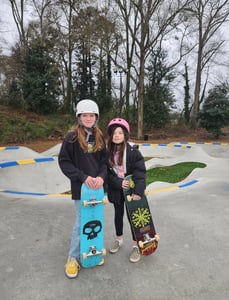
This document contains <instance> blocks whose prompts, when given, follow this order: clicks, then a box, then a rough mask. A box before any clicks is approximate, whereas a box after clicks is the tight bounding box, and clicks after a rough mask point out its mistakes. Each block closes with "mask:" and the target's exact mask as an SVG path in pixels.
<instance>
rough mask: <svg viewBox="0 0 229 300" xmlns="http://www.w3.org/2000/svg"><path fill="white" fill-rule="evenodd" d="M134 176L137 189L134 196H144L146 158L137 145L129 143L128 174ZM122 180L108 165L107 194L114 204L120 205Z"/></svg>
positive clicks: (135, 188)
mask: <svg viewBox="0 0 229 300" xmlns="http://www.w3.org/2000/svg"><path fill="white" fill-rule="evenodd" d="M130 174H132V175H133V180H134V183H135V187H134V190H133V193H134V194H137V195H139V196H142V195H143V194H144V191H145V188H146V180H145V177H146V167H145V162H144V158H143V156H142V154H141V152H140V151H139V150H138V147H137V146H136V145H134V146H131V145H130V144H129V143H127V148H126V174H125V176H127V175H130ZM122 181H123V179H122V178H119V177H118V176H117V174H116V173H115V171H114V170H113V168H112V167H111V166H110V165H109V164H108V171H107V194H108V199H109V201H110V202H112V203H117V204H119V203H120V200H121V197H122V194H123V193H122Z"/></svg>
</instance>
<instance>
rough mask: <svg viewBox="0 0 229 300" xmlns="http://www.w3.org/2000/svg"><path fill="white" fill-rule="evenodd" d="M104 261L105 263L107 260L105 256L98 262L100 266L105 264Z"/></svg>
mask: <svg viewBox="0 0 229 300" xmlns="http://www.w3.org/2000/svg"><path fill="white" fill-rule="evenodd" d="M104 263H105V260H104V258H102V259H101V260H100V262H99V263H98V266H102V265H104Z"/></svg>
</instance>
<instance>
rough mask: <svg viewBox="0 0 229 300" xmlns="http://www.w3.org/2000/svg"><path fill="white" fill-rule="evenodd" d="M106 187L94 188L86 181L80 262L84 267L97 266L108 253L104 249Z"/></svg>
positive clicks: (83, 186)
mask: <svg viewBox="0 0 229 300" xmlns="http://www.w3.org/2000/svg"><path fill="white" fill-rule="evenodd" d="M106 202H107V200H106V197H105V194H104V189H103V188H102V187H101V188H100V189H97V190H93V189H90V188H89V187H88V186H87V185H86V184H85V183H83V185H82V187H81V200H80V211H81V217H80V262H81V265H82V266H83V267H84V268H90V267H94V266H97V265H98V264H99V262H100V261H101V260H102V257H103V256H104V255H106V249H104V204H105V203H106Z"/></svg>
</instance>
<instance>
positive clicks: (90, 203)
mask: <svg viewBox="0 0 229 300" xmlns="http://www.w3.org/2000/svg"><path fill="white" fill-rule="evenodd" d="M99 203H103V204H107V197H104V198H103V199H102V200H96V198H90V201H83V206H84V207H85V206H88V205H96V204H99Z"/></svg>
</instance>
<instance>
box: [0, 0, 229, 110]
mask: <svg viewBox="0 0 229 300" xmlns="http://www.w3.org/2000/svg"><path fill="white" fill-rule="evenodd" d="M0 2H1V5H0V46H1V48H2V51H3V53H4V54H9V53H10V47H11V46H12V45H14V44H15V41H17V39H18V32H17V29H16V25H15V23H14V20H13V17H12V13H11V5H10V3H9V0H0ZM27 19H28V18H27ZM224 27H225V30H224V32H225V36H226V39H227V44H229V42H228V29H229V23H227V24H225V26H224ZM227 48H228V47H226V46H225V48H224V49H227ZM228 56H229V55H228V54H227V53H226V55H224V56H223V57H224V58H227V57H228ZM226 61H227V64H228V59H227V60H226ZM193 63H194V64H193V66H195V62H193ZM181 67H182V66H181ZM189 71H190V70H189ZM191 72H194V73H193V74H195V70H194V69H193V70H191ZM227 74H229V64H228V66H227V67H222V65H220V64H217V65H216V66H214V67H212V68H211V74H210V78H209V81H211V83H212V84H213V85H215V84H217V81H216V80H214V78H220V77H221V78H222V80H225V78H227V77H228V76H227ZM190 75H191V73H190ZM223 77H224V78H223ZM192 80H193V83H194V81H195V75H194V78H192ZM190 83H191V82H190ZM191 84H192V83H191ZM174 86H175V88H174V93H175V96H176V99H177V105H178V107H180V109H182V108H183V97H184V96H183V93H184V90H183V86H184V81H183V79H182V78H181V77H179V78H177V79H176V82H174ZM190 92H191V93H192V91H190Z"/></svg>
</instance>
